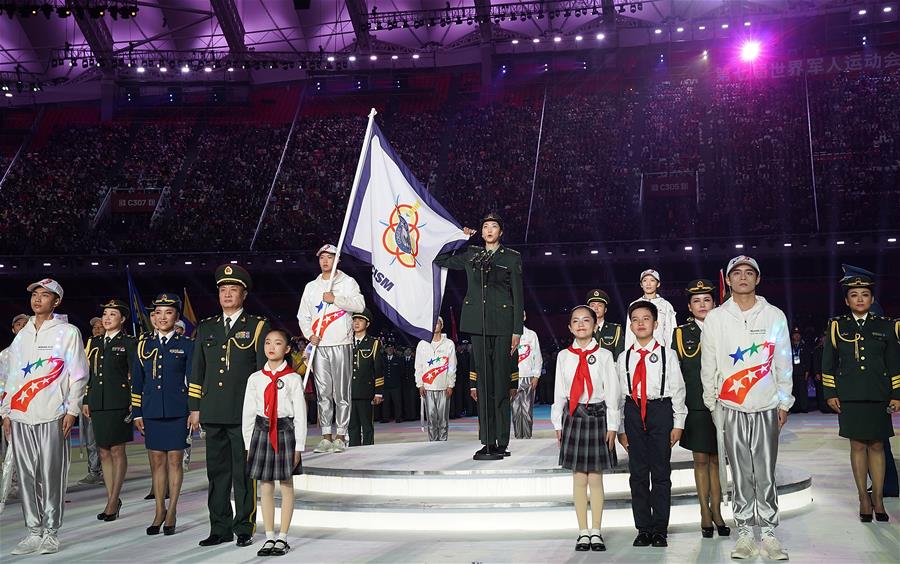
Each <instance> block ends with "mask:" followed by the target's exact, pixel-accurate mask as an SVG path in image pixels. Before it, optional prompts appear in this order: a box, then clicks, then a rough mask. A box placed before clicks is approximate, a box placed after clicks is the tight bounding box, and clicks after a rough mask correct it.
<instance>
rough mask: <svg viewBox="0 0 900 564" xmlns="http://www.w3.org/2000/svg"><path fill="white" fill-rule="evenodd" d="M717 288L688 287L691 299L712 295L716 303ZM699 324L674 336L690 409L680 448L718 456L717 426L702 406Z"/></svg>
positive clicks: (692, 322)
mask: <svg viewBox="0 0 900 564" xmlns="http://www.w3.org/2000/svg"><path fill="white" fill-rule="evenodd" d="M715 291H716V287H715V286H713V285H712V283H711V282H710V281H709V280H703V279H698V280H694V281H692V282H691V283H690V284H688V287H687V293H688V295H689V296H697V295H701V294H709V295H710V296H712V298H713V301H715ZM700 323H702V322H698V321H696V320H695V319H693V318H690V319H688V321H687V323H684V324H682V325H679V326H678V327H676V328H675V330H674V331H673V332H672V341H671V342H672V348H673V349H674V350H675V353H676V354H677V355H678V363H679V366H680V367H681V375H682V376H683V377H684V387H685V397H684V404H685V406H686V407H687V409H688V414H687V418H686V419H685V422H684V432H683V433H682V435H681V441H680V444H681V446H682V447H684V448H686V449H688V450H690V451H692V452H703V453H707V454H718V452H719V449H718V443H717V440H716V426H715V423H713V418H712V414H711V413H710V411H709V409H707V408H706V405H705V404H704V403H703V383H702V381H701V380H700V334H701V332H702V330H701V328H700Z"/></svg>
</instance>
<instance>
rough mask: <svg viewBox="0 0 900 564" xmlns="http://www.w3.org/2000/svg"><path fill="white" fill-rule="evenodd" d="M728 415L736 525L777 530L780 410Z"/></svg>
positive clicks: (728, 412) (727, 438)
mask: <svg viewBox="0 0 900 564" xmlns="http://www.w3.org/2000/svg"><path fill="white" fill-rule="evenodd" d="M723 411H724V412H725V430H724V434H725V452H726V453H727V454H728V462H729V464H730V466H731V476H732V479H733V480H734V499H733V500H732V509H733V510H734V521H735V523H736V524H737V526H738V528H744V529H748V528H750V527H753V526H754V525H759V526H760V527H761V528H762V529H763V531H765V530H772V529H774V528H775V527H777V526H778V494H777V492H776V491H775V461H776V459H777V458H778V434H779V429H778V409H777V408H776V409H771V410H769V411H761V412H758V413H744V412H742V411H736V410H734V409H728V408H727V407H726V408H725V409H724V410H723Z"/></svg>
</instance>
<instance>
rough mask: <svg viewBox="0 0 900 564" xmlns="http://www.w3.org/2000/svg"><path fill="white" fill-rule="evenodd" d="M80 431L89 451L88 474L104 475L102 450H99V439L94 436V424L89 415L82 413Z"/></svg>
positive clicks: (85, 446) (79, 423) (79, 422)
mask: <svg viewBox="0 0 900 564" xmlns="http://www.w3.org/2000/svg"><path fill="white" fill-rule="evenodd" d="M78 428H79V433H81V437H80V438H81V440H82V441H83V442H84V448H85V449H87V453H88V474H90V475H92V476H102V475H103V468H101V467H100V452H99V451H98V450H97V439H96V438H94V424H93V423H91V420H90V419H89V418H88V417H85V416H84V414H81V416H80V417H79V421H78Z"/></svg>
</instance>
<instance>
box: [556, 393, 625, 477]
mask: <svg viewBox="0 0 900 564" xmlns="http://www.w3.org/2000/svg"><path fill="white" fill-rule="evenodd" d="M606 432H607V429H606V403H605V402H600V403H588V404H585V403H580V404H578V408H577V409H575V413H574V415H569V410H568V409H566V411H565V413H564V414H563V428H562V437H561V444H560V448H559V465H560V466H562V467H563V468H567V469H569V470H572V471H573V472H600V471H601V470H608V469H610V468H614V467H615V466H616V464H617V463H618V460H617V458H616V451H615V449H612V450H610V449H609V448H608V447H607V446H606Z"/></svg>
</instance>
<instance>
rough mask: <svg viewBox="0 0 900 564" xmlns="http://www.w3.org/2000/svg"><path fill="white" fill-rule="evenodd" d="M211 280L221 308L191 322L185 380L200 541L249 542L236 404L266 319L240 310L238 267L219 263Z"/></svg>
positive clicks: (249, 493) (249, 505)
mask: <svg viewBox="0 0 900 564" xmlns="http://www.w3.org/2000/svg"><path fill="white" fill-rule="evenodd" d="M216 285H217V286H218V287H219V305H221V306H222V314H221V315H217V316H215V317H208V318H206V319H204V320H203V321H201V322H200V325H199V326H198V327H197V333H196V337H195V339H194V361H193V367H192V369H191V377H190V382H189V384H188V405H189V408H190V410H191V415H190V419H189V423H190V425H191V429H192V430H196V429H198V428H199V425H200V423H203V428H204V429H205V430H206V474H207V477H208V478H209V495H208V499H207V504H208V506H209V522H210V535H209V537H207V538H205V539H203V540H202V541H200V546H214V545H217V544H221V543H223V542H231V540H232V539H233V538H234V537H233V535H237V545H238V546H249V545H251V544H253V532H254V529H255V528H256V484H255V482H254V481H253V480H250V479H249V478H247V472H246V470H245V462H246V460H247V453H246V451H245V450H244V437H243V434H242V431H241V410H242V409H243V405H244V391H245V389H246V387H247V380H248V379H249V378H250V375H251V374H252V373H254V372H256V371H257V370H260V369H261V368H262V366H263V364H265V362H266V355H265V351H264V349H263V343H264V340H265V336H266V334H267V333H268V332H269V322H268V321H266V319H265V318H264V317H259V316H256V315H250V314H247V313H245V312H244V300H245V299H246V298H247V292H248V291H249V290H250V288H251V286H252V280H251V278H250V273H249V272H247V271H246V270H245V269H244V268H242V267H241V266H238V265H236V264H227V265H222V266H220V267H219V268H217V269H216ZM232 487H233V488H234V511H233V512H232V509H231V500H230V498H231V489H232Z"/></svg>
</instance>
